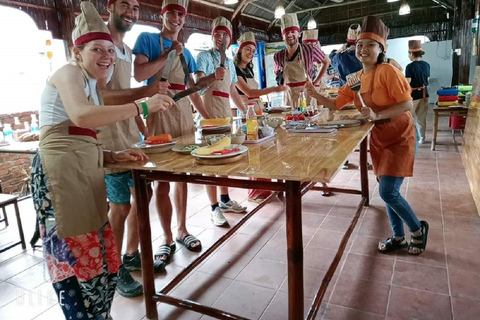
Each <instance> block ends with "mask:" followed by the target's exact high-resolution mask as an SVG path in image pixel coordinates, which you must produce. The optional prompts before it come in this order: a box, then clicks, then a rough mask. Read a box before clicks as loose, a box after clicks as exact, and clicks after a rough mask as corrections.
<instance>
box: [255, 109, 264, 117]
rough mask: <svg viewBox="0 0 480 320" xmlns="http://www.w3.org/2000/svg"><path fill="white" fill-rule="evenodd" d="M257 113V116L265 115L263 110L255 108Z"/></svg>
mask: <svg viewBox="0 0 480 320" xmlns="http://www.w3.org/2000/svg"><path fill="white" fill-rule="evenodd" d="M255 113H256V114H257V116H261V115H263V111H262V110H255Z"/></svg>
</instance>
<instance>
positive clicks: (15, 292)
mask: <svg viewBox="0 0 480 320" xmlns="http://www.w3.org/2000/svg"><path fill="white" fill-rule="evenodd" d="M0 292H1V293H2V294H1V295H0V308H1V307H2V306H4V305H6V304H8V303H10V302H12V301H14V300H15V299H17V298H18V297H20V296H22V295H23V294H24V293H26V292H27V290H25V289H22V288H20V287H17V286H14V285H13V284H10V283H7V282H1V283H0ZM0 315H1V309H0Z"/></svg>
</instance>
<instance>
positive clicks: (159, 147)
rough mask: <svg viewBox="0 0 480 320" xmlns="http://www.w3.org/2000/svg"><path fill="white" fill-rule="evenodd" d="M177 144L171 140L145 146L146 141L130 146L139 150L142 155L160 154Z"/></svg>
mask: <svg viewBox="0 0 480 320" xmlns="http://www.w3.org/2000/svg"><path fill="white" fill-rule="evenodd" d="M177 142H178V140H173V141H172V142H167V143H162V144H147V141H140V142H137V143H134V144H132V145H131V147H132V148H135V149H140V150H141V151H142V152H144V153H162V152H166V151H169V150H171V149H172V148H173V146H174V145H175V144H176V143H177Z"/></svg>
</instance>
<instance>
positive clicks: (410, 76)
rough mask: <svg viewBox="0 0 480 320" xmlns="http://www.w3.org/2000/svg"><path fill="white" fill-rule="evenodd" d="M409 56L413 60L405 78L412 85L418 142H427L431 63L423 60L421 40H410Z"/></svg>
mask: <svg viewBox="0 0 480 320" xmlns="http://www.w3.org/2000/svg"><path fill="white" fill-rule="evenodd" d="M408 47H409V49H408V53H409V58H410V60H411V61H412V62H411V63H410V64H408V65H407V68H406V69H405V78H407V80H408V82H410V86H411V87H412V100H413V108H412V111H411V112H412V115H413V117H414V118H415V119H416V120H417V126H418V128H417V131H418V134H419V137H418V143H419V144H422V143H424V142H425V130H426V129H427V111H428V90H427V86H428V78H429V77H430V65H429V64H428V63H427V62H425V61H422V56H423V55H424V54H425V52H424V51H423V49H422V43H421V41H420V40H410V41H408Z"/></svg>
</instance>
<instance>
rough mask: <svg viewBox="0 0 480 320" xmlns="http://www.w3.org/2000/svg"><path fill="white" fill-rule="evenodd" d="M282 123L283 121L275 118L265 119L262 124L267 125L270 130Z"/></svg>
mask: <svg viewBox="0 0 480 320" xmlns="http://www.w3.org/2000/svg"><path fill="white" fill-rule="evenodd" d="M282 122H283V119H282V118H280V117H275V118H266V119H264V120H263V123H264V124H265V125H268V126H269V127H272V128H277V127H279V126H280V125H281V124H282Z"/></svg>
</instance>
